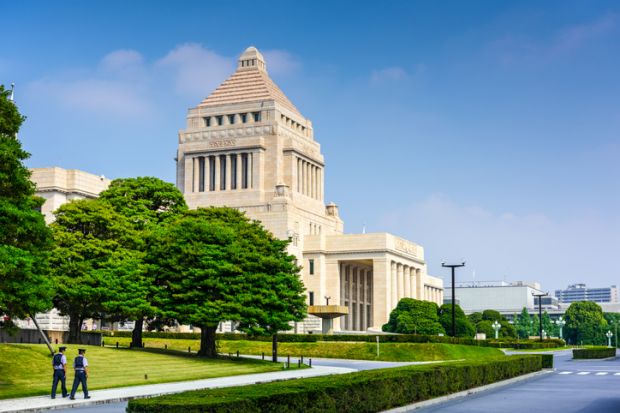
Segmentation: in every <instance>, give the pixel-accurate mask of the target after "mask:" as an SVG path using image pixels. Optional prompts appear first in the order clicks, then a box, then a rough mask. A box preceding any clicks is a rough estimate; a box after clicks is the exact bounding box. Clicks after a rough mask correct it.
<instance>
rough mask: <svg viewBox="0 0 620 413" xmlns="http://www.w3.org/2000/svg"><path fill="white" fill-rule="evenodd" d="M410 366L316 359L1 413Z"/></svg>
mask: <svg viewBox="0 0 620 413" xmlns="http://www.w3.org/2000/svg"><path fill="white" fill-rule="evenodd" d="M259 358H260V357H259ZM278 360H279V361H280V362H284V361H286V359H285V358H284V357H281V358H279V359H278ZM304 361H305V362H306V363H308V359H305V360H304ZM293 363H294V364H296V363H297V358H294V357H291V364H293ZM407 364H421V363H397V362H381V361H364V360H339V359H312V368H309V369H301V370H283V371H278V372H271V373H260V374H248V375H240V376H230V377H219V378H214V379H204V380H194V381H184V382H175V383H161V384H150V385H144V386H130V387H120V388H115V389H106V390H93V391H91V392H90V396H91V398H90V399H88V400H84V399H83V394H82V393H78V394H76V400H69V399H68V398H64V399H63V398H62V397H60V396H57V397H56V399H54V400H52V399H50V397H49V396H37V397H25V398H19V399H8V400H0V412H2V413H8V412H42V411H46V410H55V411H56V413H61V412H71V413H81V412H84V413H112V412H114V413H120V412H124V411H125V408H126V407H127V400H130V399H133V398H140V397H154V396H159V395H163V394H172V393H180V392H184V391H188V390H200V389H210V388H217V387H231V386H243V385H248V384H255V383H266V382H270V381H278V380H290V379H297V378H306V377H316V376H325V375H329V374H345V373H352V372H355V371H360V370H370V369H379V368H389V367H397V366H403V365H407Z"/></svg>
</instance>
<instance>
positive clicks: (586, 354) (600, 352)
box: [573, 347, 616, 359]
mask: <svg viewBox="0 0 620 413" xmlns="http://www.w3.org/2000/svg"><path fill="white" fill-rule="evenodd" d="M609 357H616V348H615V347H591V348H575V349H573V358H574V359H606V358H609Z"/></svg>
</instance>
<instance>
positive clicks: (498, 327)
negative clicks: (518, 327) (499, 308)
mask: <svg viewBox="0 0 620 413" xmlns="http://www.w3.org/2000/svg"><path fill="white" fill-rule="evenodd" d="M491 327H493V330H495V340H497V336H498V333H499V329H500V328H502V325H501V324H500V323H498V322H497V320H495V321H493V324H491Z"/></svg>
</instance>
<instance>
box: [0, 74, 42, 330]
mask: <svg viewBox="0 0 620 413" xmlns="http://www.w3.org/2000/svg"><path fill="white" fill-rule="evenodd" d="M9 93H10V92H8V91H6V90H5V89H4V87H3V86H0V315H4V316H5V317H6V319H5V318H4V317H2V318H0V326H8V325H12V319H13V318H26V317H32V318H33V319H34V317H35V313H38V312H42V311H47V310H49V309H50V308H51V307H52V301H51V298H52V295H53V286H52V284H51V283H50V282H49V279H48V277H47V270H48V267H47V259H48V253H49V250H50V248H51V234H50V231H49V229H48V228H47V226H46V225H45V220H44V218H43V215H42V214H41V212H40V207H41V205H42V203H43V200H42V199H41V198H37V197H35V196H34V193H35V187H34V184H33V183H32V182H31V181H30V171H29V170H28V169H27V168H26V166H25V165H24V163H23V162H24V160H26V159H27V158H28V157H29V156H30V155H29V154H28V153H27V152H26V151H24V150H23V149H22V146H21V143H20V142H19V140H18V139H17V132H18V131H19V128H20V126H21V124H22V122H23V121H24V117H23V116H22V115H21V114H20V113H19V111H18V109H17V107H16V106H15V104H14V103H13V102H12V101H10V100H9V98H8V96H9ZM5 320H6V321H5Z"/></svg>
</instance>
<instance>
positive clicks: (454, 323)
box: [441, 262, 465, 337]
mask: <svg viewBox="0 0 620 413" xmlns="http://www.w3.org/2000/svg"><path fill="white" fill-rule="evenodd" d="M441 266H442V267H444V268H450V269H451V270H452V337H456V316H455V312H454V305H455V300H456V298H455V297H454V295H455V294H454V269H455V268H459V267H464V266H465V262H462V263H460V264H446V263H445V262H442V263H441Z"/></svg>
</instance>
